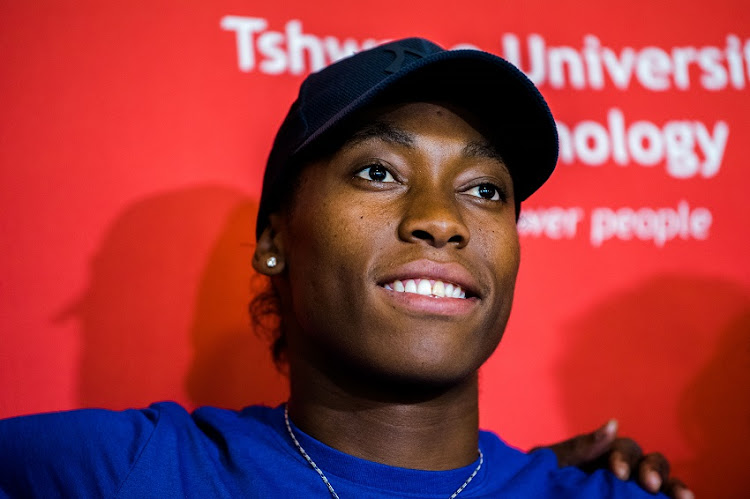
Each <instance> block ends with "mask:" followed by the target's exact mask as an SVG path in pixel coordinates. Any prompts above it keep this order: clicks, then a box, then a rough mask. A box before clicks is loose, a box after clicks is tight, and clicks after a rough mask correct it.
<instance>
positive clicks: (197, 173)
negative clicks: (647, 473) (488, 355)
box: [0, 0, 750, 497]
mask: <svg viewBox="0 0 750 499" xmlns="http://www.w3.org/2000/svg"><path fill="white" fill-rule="evenodd" d="M749 16H750V8H748V6H747V4H746V2H744V1H741V0H737V1H723V2H697V1H695V0H683V1H679V2H678V1H674V0H669V1H665V2H650V1H644V0H637V1H633V0H631V1H627V2H625V1H616V2H595V1H592V0H585V1H578V2H560V1H557V2H549V1H542V0H535V1H523V2H522V1H508V2H496V1H493V2H490V1H483V2H479V1H474V2H468V3H466V2H458V3H457V2H446V1H442V0H441V1H439V2H435V1H430V2H426V1H414V2H403V1H398V2H396V1H382V2H380V3H378V4H375V5H372V6H370V7H365V6H364V4H362V5H359V4H357V3H356V2H354V3H349V4H341V3H339V2H325V1H324V2H286V3H278V2H266V3H259V2H241V1H230V0H221V1H216V2H204V3H200V4H199V3H197V2H189V3H186V2H178V1H176V0H159V1H153V2H148V3H142V4H140V6H125V5H119V4H118V5H114V4H110V3H105V4H103V3H101V2H94V1H87V2H80V1H79V2H33V3H30V2H16V3H9V2H6V3H5V5H3V6H2V7H0V60H1V61H2V65H1V67H2V78H0V102H1V103H2V108H1V109H2V113H3V114H2V116H3V119H2V120H1V121H0V165H1V166H0V168H1V169H0V209H1V210H2V216H1V217H0V242H1V244H2V248H1V250H2V255H3V258H2V260H0V297H1V298H2V300H1V301H0V334H1V335H2V336H1V337H0V338H1V341H0V393H1V394H2V395H1V396H0V416H11V415H16V414H24V413H30V412H36V411H48V410H58V409H71V408H75V407H81V406H103V407H111V408H123V407H128V406H142V405H145V404H147V403H149V402H150V401H154V400H159V399H173V400H177V401H178V402H181V403H183V404H185V405H186V406H189V407H194V406H196V405H200V404H217V405H223V406H229V407H240V406H243V405H246V404H250V403H257V402H265V403H276V402H278V401H281V400H283V399H284V397H285V393H284V392H285V389H284V380H283V378H282V377H280V376H279V375H277V374H276V373H275V371H274V370H273V368H272V365H271V362H270V361H269V359H268V354H267V345H266V344H265V343H264V342H263V341H262V340H260V339H258V338H256V337H255V336H254V335H253V334H252V332H251V330H250V327H249V320H248V317H247V312H246V304H247V302H248V301H249V299H250V298H251V296H252V289H253V286H252V283H251V281H252V272H251V270H250V264H249V259H250V255H251V254H252V244H253V240H254V237H253V227H252V225H253V220H254V212H255V209H256V203H257V199H258V194H259V191H260V179H261V172H262V168H263V164H264V162H265V158H266V155H267V153H268V150H269V147H270V143H271V140H272V138H273V134H274V132H275V129H276V127H277V126H278V125H279V123H280V122H281V119H282V118H283V116H284V114H285V113H286V110H287V109H288V106H289V104H290V103H291V101H292V100H293V98H294V96H295V93H296V89H297V87H298V85H299V83H300V82H301V80H302V78H303V77H304V75H305V74H306V73H307V72H308V71H310V70H311V69H315V68H317V67H319V66H320V65H322V64H326V63H328V62H329V61H330V60H332V59H333V58H335V57H339V56H341V55H344V54H345V53H348V52H349V51H351V50H355V49H357V48H360V47H362V46H366V45H368V44H371V43H374V42H375V41H381V40H386V39H391V38H398V37H402V36H411V35H420V36H425V37H428V38H432V39H434V40H436V41H438V42H440V43H442V44H443V45H446V46H450V47H454V46H458V45H464V44H469V45H472V46H475V47H480V48H482V49H484V50H488V51H491V52H495V53H497V54H499V55H504V56H505V57H507V58H509V59H511V60H512V61H514V62H516V63H517V64H519V65H520V67H521V68H522V69H523V70H524V71H526V72H527V73H528V74H529V75H530V76H531V77H532V78H533V79H535V81H536V82H537V83H538V84H539V85H540V88H541V90H542V92H543V93H544V94H545V95H546V96H547V98H548V100H549V102H550V105H551V107H552V109H553V112H554V113H555V116H556V117H557V119H558V122H559V124H560V131H561V140H562V142H561V146H562V148H561V161H560V163H559V165H558V171H557V172H556V173H555V175H554V176H553V179H552V180H551V181H550V182H549V183H548V184H547V185H546V186H545V187H544V188H542V190H541V191H540V192H539V193H538V194H537V195H535V196H534V197H532V199H531V200H530V201H529V202H528V203H526V206H525V207H524V209H525V215H524V217H523V219H522V220H521V222H520V228H521V231H522V234H523V238H522V251H523V258H522V260H523V262H522V266H521V267H522V268H521V274H520V278H519V285H518V292H517V298H516V303H515V308H514V312H513V317H512V319H511V323H510V325H509V328H508V331H507V333H506V336H505V338H504V340H503V343H502V344H501V346H500V348H499V350H498V352H497V353H496V354H495V355H494V357H493V358H492V359H491V360H490V361H489V363H488V364H487V365H486V367H485V368H484V370H483V373H482V412H481V416H482V425H483V426H484V427H486V428H490V429H493V430H496V431H498V432H499V433H501V434H502V435H503V436H504V437H505V438H506V439H508V440H509V441H510V442H512V443H514V444H516V445H519V446H521V447H527V446H531V445H534V444H539V443H543V442H547V441H552V440H555V439H559V438H562V437H564V436H567V435H569V434H571V433H573V432H578V431H582V430H588V429H591V428H593V427H595V426H598V425H599V424H601V423H603V422H604V421H606V420H607V419H608V418H610V417H616V418H618V419H619V420H620V423H621V428H622V431H623V432H624V433H626V434H630V435H633V436H635V437H637V439H638V440H639V441H640V442H642V443H643V444H644V446H645V447H646V449H648V450H654V449H659V450H661V451H663V452H665V453H666V454H667V455H668V456H669V457H670V458H671V460H672V462H673V465H674V468H675V471H676V473H678V474H680V475H681V476H683V477H684V478H685V479H686V480H687V481H688V482H689V483H690V484H691V485H692V487H693V488H694V489H695V490H696V491H698V492H703V493H704V494H705V496H709V497H742V496H743V492H744V490H743V489H744V488H745V487H744V485H743V484H744V482H745V481H746V480H744V472H746V466H747V464H746V463H747V462H749V461H750V397H748V392H750V390H749V389H748V388H749V387H750V264H749V263H748V257H747V252H748V246H749V243H750V236H749V235H748V230H747V218H748V215H750V210H749V209H748V207H749V206H750V203H749V202H748V200H747V198H746V194H745V191H746V185H747V183H748V182H749V181H750V172H748V170H747V168H746V167H745V161H744V158H745V156H746V155H747V145H746V144H748V142H749V141H750V120H749V119H748V117H747V116H748V110H749V106H748V93H749V91H750V90H749V89H750V32H749V31H748V23H747V19H748V18H749Z"/></svg>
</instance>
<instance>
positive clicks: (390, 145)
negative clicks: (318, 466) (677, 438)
mask: <svg viewBox="0 0 750 499" xmlns="http://www.w3.org/2000/svg"><path fill="white" fill-rule="evenodd" d="M366 123H367V126H366V127H363V128H360V129H359V130H360V131H359V132H358V133H355V134H354V136H353V137H352V138H351V139H350V140H349V141H347V142H346V143H345V144H344V145H343V146H342V147H341V148H339V149H338V150H337V151H336V152H335V153H334V154H333V155H331V156H330V157H327V158H325V159H322V160H319V161H315V162H312V163H311V164H308V165H307V166H306V167H305V168H304V169H302V171H301V173H300V178H299V185H298V187H297V189H296V191H295V193H294V196H293V202H292V203H291V204H290V205H289V206H287V207H285V208H284V209H283V210H282V211H280V212H278V213H276V214H274V215H272V217H271V220H270V226H269V227H268V228H267V229H266V230H265V232H264V233H263V234H262V236H261V238H260V239H259V241H258V246H257V250H256V255H255V258H254V265H255V268H256V269H257V270H258V271H260V272H262V273H265V274H267V275H270V276H272V278H273V284H274V286H275V287H276V289H277V291H278V293H279V295H280V298H281V308H282V310H281V312H282V316H283V321H284V324H285V333H286V337H287V359H288V364H289V375H290V384H291V391H290V394H291V395H290V399H289V413H290V417H291V418H292V420H293V421H294V422H295V424H296V425H297V426H299V427H300V428H301V429H302V430H303V431H305V432H306V433H308V434H310V435H312V436H313V437H315V438H317V439H318V440H320V441H322V442H325V443H326V444H328V445H330V446H331V447H334V448H336V449H338V450H341V451H343V452H346V453H348V454H351V455H354V456H357V457H360V458H363V459H367V460H370V461H375V462H380V463H384V464H388V465H392V466H399V467H406V468H414V469H423V470H446V469H453V468H458V467H462V466H466V465H468V464H470V463H472V462H474V461H475V460H476V459H477V445H478V431H479V430H478V429H479V426H478V425H479V421H478V377H477V371H478V369H479V367H480V366H481V365H482V364H483V363H484V362H485V361H486V360H487V358H489V356H490V355H491V354H492V352H493V351H494V349H495V348H496V347H497V345H498V343H499V341H500V339H501V337H502V334H503V331H504V330H505V325H506V323H507V320H508V316H509V314H510V309H511V304H512V299H513V290H514V286H515V279H516V275H517V272H518V265H519V261H520V253H519V241H518V232H517V230H516V211H515V207H514V199H513V183H512V178H511V176H510V173H509V171H508V169H507V167H506V166H505V164H504V163H503V162H502V159H501V158H500V157H499V155H498V154H497V153H496V152H495V151H494V150H493V149H492V147H491V146H490V145H489V143H488V142H487V140H486V138H485V137H484V136H483V135H482V134H481V133H480V132H479V131H478V127H477V126H475V124H476V121H475V120H474V119H473V118H472V117H470V116H469V115H467V114H466V113H464V112H463V111H460V110H455V109H450V108H449V107H444V106H442V105H439V104H435V103H405V104H399V105H393V106H390V107H386V108H382V109H381V110H379V112H377V113H374V114H372V115H371V116H368V117H367V119H366ZM268 256H275V257H276V258H277V260H278V265H277V266H275V267H273V268H269V267H267V266H265V265H264V262H265V261H266V259H267V258H268ZM409 281H413V286H415V287H416V286H419V285H420V282H421V281H425V282H427V283H429V285H427V284H422V287H423V289H422V290H421V291H422V292H423V293H425V292H426V293H427V294H430V295H432V296H425V295H423V294H419V293H418V291H419V290H418V289H415V287H412V288H409V287H408V286H409ZM438 282H439V283H440V284H438ZM448 285H450V286H451V288H453V291H454V292H455V293H456V294H455V295H454V294H451V288H447V289H448V295H449V296H440V295H441V294H442V295H445V294H446V293H445V291H444V287H447V286H448ZM400 286H406V287H405V289H404V288H401V287H400ZM425 286H427V291H425V289H424V287H425ZM457 286H460V288H461V290H460V291H462V293H463V295H462V294H461V293H459V292H458V291H456V290H455V288H456V287H457ZM410 291H411V292H410ZM435 295H437V296H435ZM596 435H598V436H596ZM596 435H595V439H594V442H593V443H594V444H598V445H599V447H602V446H604V448H599V449H596V451H597V452H601V453H604V452H607V450H606V447H607V446H610V445H611V442H612V438H610V437H611V436H612V437H613V434H611V432H609V433H605V434H604V435H603V436H602V435H601V434H596ZM559 445H562V446H563V447H559V449H558V450H559V452H558V455H559V454H560V453H562V455H563V456H568V457H572V459H571V462H570V463H569V464H577V463H575V462H573V461H575V459H577V458H579V457H580V456H578V455H575V453H574V452H571V451H570V449H571V448H572V449H574V450H575V445H574V444H570V443H568V444H567V447H565V445H566V443H563V444H559ZM579 447H580V446H579ZM586 448H587V449H589V450H591V449H594V448H596V445H594V446H591V445H589V446H587V447H586ZM553 450H555V448H554V447H553ZM566 452H567V454H566ZM579 454H580V452H579ZM613 455H614V456H615V459H614V460H613V461H612V463H613V464H614V465H617V463H618V460H617V458H616V456H617V455H619V454H618V453H617V452H615V453H614V454H613ZM585 457H586V458H588V459H589V461H590V460H591V457H592V456H590V455H589V456H585ZM627 460H628V465H629V466H631V467H633V468H632V469H635V467H637V466H638V463H637V462H633V461H632V453H631V454H628V455H627ZM665 462H666V461H665ZM566 464H567V463H566ZM652 465H653V463H652ZM615 467H616V466H615ZM647 475H648V473H647ZM646 478H647V479H648V476H646ZM659 485H661V484H659Z"/></svg>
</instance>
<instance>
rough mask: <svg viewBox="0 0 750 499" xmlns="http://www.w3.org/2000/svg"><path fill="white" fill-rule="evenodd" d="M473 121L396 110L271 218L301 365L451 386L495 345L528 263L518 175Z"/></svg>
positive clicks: (279, 280) (443, 111) (437, 110)
mask: <svg viewBox="0 0 750 499" xmlns="http://www.w3.org/2000/svg"><path fill="white" fill-rule="evenodd" d="M457 113H458V114H457ZM466 119H468V118H465V115H464V113H462V112H460V111H458V112H457V111H453V110H450V109H448V108H445V107H442V106H440V105H437V104H432V103H407V104H400V105H397V106H392V107H389V108H386V109H384V110H382V111H380V112H378V113H373V114H372V117H371V118H370V119H368V120H367V123H366V124H365V126H363V127H360V128H359V129H358V130H353V132H354V133H353V136H352V137H351V139H350V140H349V141H348V142H347V143H346V144H345V145H344V146H343V147H342V148H340V149H339V150H338V151H337V152H336V153H335V154H333V155H332V156H331V157H329V158H326V159H325V160H321V161H317V162H314V163H312V164H310V165H307V166H306V167H305V168H304V169H303V170H302V172H301V173H300V183H299V186H298V189H297V191H296V193H295V196H294V200H293V202H292V206H291V207H289V209H287V210H285V211H284V212H283V213H281V214H277V215H275V216H274V217H273V218H272V222H271V223H272V227H273V230H274V231H275V239H274V240H275V242H276V244H277V245H278V251H279V253H280V254H281V256H282V258H283V264H284V272H282V273H281V274H280V275H278V276H277V277H276V278H275V279H276V282H275V283H276V286H277V288H278V290H279V293H280V296H281V300H282V310H283V313H284V315H285V317H284V321H285V326H286V330H285V332H286V335H287V341H288V349H289V350H288V354H289V362H290V364H291V368H292V372H293V371H294V362H295V361H298V360H304V361H305V362H311V363H321V366H320V367H321V368H322V369H325V366H326V365H336V366H346V368H347V369H358V370H360V372H361V373H367V374H368V375H373V376H387V377H388V378H390V379H397V380H401V381H404V382H409V383H429V384H435V385H437V384H440V385H442V384H449V383H451V382H456V381H460V380H464V379H466V378H467V377H468V376H470V375H471V374H473V373H474V372H475V371H476V370H477V369H478V368H479V366H480V365H481V364H482V363H483V362H484V361H485V360H486V359H487V358H488V357H489V355H490V354H491V353H492V351H493V350H494V349H495V347H496V346H497V344H498V342H499V341H500V338H501V336H502V334H503V330H504V329H505V325H506V322H507V320H508V315H509V313H510V309H511V302H512V298H513V288H514V285H515V279H516V273H517V271H518V263H519V245H518V233H517V231H516V223H515V208H514V200H513V185H512V180H511V177H510V175H509V173H508V170H507V169H506V167H505V165H504V164H503V163H502V161H501V160H500V158H499V156H498V155H497V154H496V153H495V152H494V150H493V149H492V148H491V147H490V146H489V144H488V142H487V140H486V139H485V138H484V137H483V136H482V135H481V134H480V133H479V132H478V131H477V130H476V129H475V128H474V127H473V126H472V125H471V124H470V123H469V122H467V121H466Z"/></svg>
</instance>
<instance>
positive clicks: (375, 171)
mask: <svg viewBox="0 0 750 499" xmlns="http://www.w3.org/2000/svg"><path fill="white" fill-rule="evenodd" d="M357 176H358V177H359V178H363V179H365V180H372V181H373V182H395V181H396V180H395V179H394V178H393V175H391V173H390V172H389V171H388V170H386V169H385V167H383V166H380V165H370V166H366V167H365V168H362V169H361V170H360V171H358V172H357Z"/></svg>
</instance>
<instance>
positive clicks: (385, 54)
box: [256, 38, 558, 237]
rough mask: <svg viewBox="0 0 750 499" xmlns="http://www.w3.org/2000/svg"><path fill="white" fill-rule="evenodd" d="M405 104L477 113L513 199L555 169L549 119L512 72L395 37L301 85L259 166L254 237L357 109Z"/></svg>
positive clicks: (498, 62)
mask: <svg viewBox="0 0 750 499" xmlns="http://www.w3.org/2000/svg"><path fill="white" fill-rule="evenodd" d="M408 100H421V101H431V100H434V101H440V102H447V103H450V104H454V105H457V106H460V107H462V108H465V109H467V110H469V111H470V112H472V113H473V114H475V115H476V116H478V117H479V119H480V121H481V123H482V125H483V130H482V131H483V133H484V134H485V136H486V137H487V139H488V140H489V141H490V142H491V143H492V145H493V146H494V147H495V148H496V149H497V151H498V152H499V153H500V155H501V156H502V158H503V160H504V161H505V164H506V166H507V167H508V169H509V171H510V173H511V177H512V178H513V188H514V194H515V198H516V201H517V202H520V201H523V200H525V199H526V198H528V197H529V196H530V195H531V194H532V193H533V192H534V191H536V190H537V189H538V188H539V187H541V185H542V184H543V183H544V182H545V181H546V180H547V179H548V178H549V176H550V175H551V174H552V171H553V170H554V168H555V164H556V163H557V153H558V140H557V129H556V127H555V121H554V118H553V117H552V113H551V112H550V110H549V107H548V106H547V103H546V102H545V100H544V98H543V97H542V95H541V94H540V93H539V90H537V88H536V87H535V86H534V84H533V83H532V82H531V80H529V79H528V78H527V77H526V75H524V74H523V73H522V72H521V71H520V70H519V69H518V68H516V67H515V66H513V65H512V64H511V63H509V62H508V61H506V60H504V59H502V58H500V57H498V56H496V55H493V54H489V53H487V52H482V51H479V50H445V49H443V48H442V47H440V46H439V45H437V44H435V43H432V42H430V41H429V40H425V39H422V38H407V39H404V40H397V41H394V42H390V43H386V44H383V45H380V46H378V47H374V48H372V49H369V50H365V51H362V52H359V53H357V54H354V55H353V56H351V57H348V58H346V59H342V60H340V61H338V62H336V63H334V64H332V65H330V66H328V67H326V68H323V69H322V70H320V71H318V72H317V73H313V74H310V75H309V76H308V77H307V78H306V79H305V81H303V82H302V85H301V86H300V90H299V96H298V97H297V100H296V101H295V102H294V103H293V104H292V107H291V108H290V109H289V113H288V114H287V116H286V118H285V119H284V122H283V123H282V125H281V127H280V128H279V131H278V132H277V134H276V139H275V140H274V143H273V148H272V149H271V153H270V155H269V157H268V162H267V163H266V172H265V175H264V177H263V192H262V193H261V199H260V206H259V210H258V220H257V224H256V237H260V235H261V234H262V232H263V230H264V229H265V228H266V226H267V225H268V216H269V215H270V214H271V213H273V212H275V211H276V210H278V209H279V205H280V203H281V202H282V200H283V199H284V196H283V194H282V193H285V192H288V191H289V188H290V187H291V186H292V184H293V182H294V178H295V176H296V171H297V169H298V168H299V167H300V166H301V165H302V164H304V161H305V160H306V159H309V158H310V157H311V156H314V154H315V152H314V151H320V150H330V147H331V146H332V145H334V146H335V145H336V144H337V142H336V137H340V136H341V134H342V132H341V130H342V128H345V124H347V123H351V122H352V120H353V119H355V118H356V117H357V116H359V115H361V114H362V112H363V111H365V110H367V109H370V108H372V107H373V106H378V105H386V104H389V103H393V102H399V101H408ZM332 141H333V142H332ZM342 142H343V141H342Z"/></svg>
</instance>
